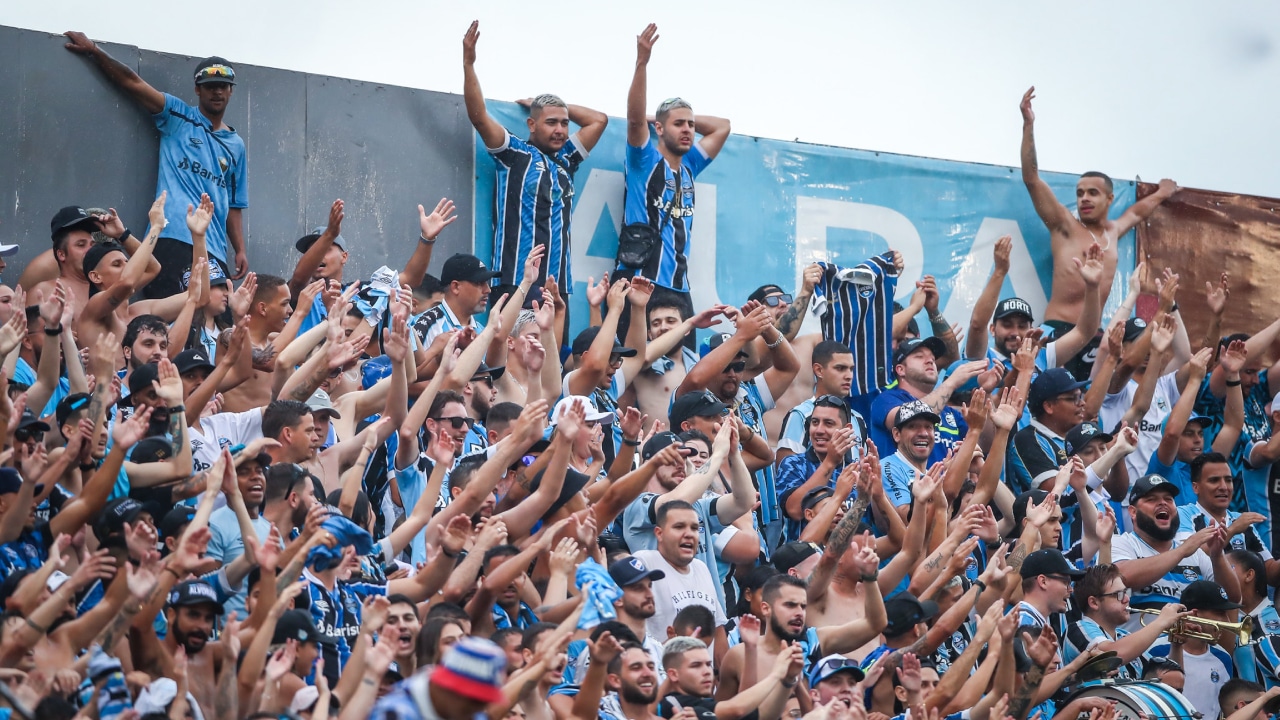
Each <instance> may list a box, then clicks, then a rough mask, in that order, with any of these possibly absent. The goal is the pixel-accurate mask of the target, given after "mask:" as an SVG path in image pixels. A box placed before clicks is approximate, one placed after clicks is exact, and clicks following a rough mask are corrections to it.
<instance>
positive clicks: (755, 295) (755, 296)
mask: <svg viewBox="0 0 1280 720" xmlns="http://www.w3.org/2000/svg"><path fill="white" fill-rule="evenodd" d="M774 293H782V294H784V295H785V294H786V293H787V291H786V290H783V289H782V288H781V287H780V286H778V285H774V284H773V283H765V284H764V285H761V286H760V287H758V288H756V289H755V290H753V291H751V294H750V295H748V296H747V300H748V301H751V300H756V301H759V302H764V299H765V298H766V297H768V296H770V295H772V294H774Z"/></svg>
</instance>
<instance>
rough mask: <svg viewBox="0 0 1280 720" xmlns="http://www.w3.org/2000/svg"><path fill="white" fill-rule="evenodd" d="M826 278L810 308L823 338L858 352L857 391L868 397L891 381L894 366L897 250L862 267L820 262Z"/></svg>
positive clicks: (855, 368)
mask: <svg viewBox="0 0 1280 720" xmlns="http://www.w3.org/2000/svg"><path fill="white" fill-rule="evenodd" d="M818 265H819V266H820V267H821V268H822V280H820V281H819V282H818V285H817V286H816V287H815V288H814V289H813V302H812V303H810V305H809V309H810V312H812V313H813V314H814V315H816V316H817V317H818V320H819V321H820V322H821V324H822V338H823V339H824V340H836V341H838V342H842V343H844V344H845V345H848V346H849V348H850V349H851V350H852V351H853V387H852V389H850V391H849V392H850V394H851V395H866V394H868V393H872V392H875V391H876V390H878V389H880V388H882V387H885V386H886V385H888V384H889V381H890V380H891V379H892V378H891V370H892V368H893V363H892V352H893V294H894V291H895V290H896V289H897V287H898V271H897V269H896V268H895V267H894V265H893V253H888V252H887V253H884V254H883V255H876V256H874V257H871V258H869V259H868V260H867V261H866V262H863V263H861V264H859V265H857V266H856V267H852V268H843V267H840V266H838V265H835V264H832V263H825V262H820V263H818Z"/></svg>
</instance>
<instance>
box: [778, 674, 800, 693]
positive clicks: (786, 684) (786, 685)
mask: <svg viewBox="0 0 1280 720" xmlns="http://www.w3.org/2000/svg"><path fill="white" fill-rule="evenodd" d="M798 682H800V678H799V676H797V677H795V678H792V680H791V682H787V679H786V678H782V687H784V688H786V689H788V690H790V689H791V688H793V687H795V686H796V683H798Z"/></svg>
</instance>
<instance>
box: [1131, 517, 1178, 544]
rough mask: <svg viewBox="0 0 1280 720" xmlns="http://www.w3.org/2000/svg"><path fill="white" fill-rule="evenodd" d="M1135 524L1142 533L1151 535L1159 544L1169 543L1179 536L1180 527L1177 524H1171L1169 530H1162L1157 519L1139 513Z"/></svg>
mask: <svg viewBox="0 0 1280 720" xmlns="http://www.w3.org/2000/svg"><path fill="white" fill-rule="evenodd" d="M1137 516H1138V517H1137V520H1136V521H1135V524H1136V525H1137V526H1138V529H1139V530H1141V531H1142V532H1144V533H1146V534H1148V535H1150V536H1151V537H1153V538H1155V539H1156V540H1158V541H1159V542H1169V541H1170V540H1172V539H1173V538H1174V537H1175V536H1177V534H1178V530H1179V526H1178V524H1177V523H1174V522H1170V523H1169V528H1168V529H1161V528H1160V526H1159V525H1157V524H1156V519H1155V518H1154V517H1152V516H1150V515H1147V514H1145V513H1137Z"/></svg>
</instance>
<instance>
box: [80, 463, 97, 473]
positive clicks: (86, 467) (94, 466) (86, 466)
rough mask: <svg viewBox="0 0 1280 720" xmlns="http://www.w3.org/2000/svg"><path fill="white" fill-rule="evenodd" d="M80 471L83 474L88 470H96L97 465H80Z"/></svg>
mask: <svg viewBox="0 0 1280 720" xmlns="http://www.w3.org/2000/svg"><path fill="white" fill-rule="evenodd" d="M80 469H81V470H83V471H85V472H88V471H89V470H97V469H98V464H97V463H81V464H80Z"/></svg>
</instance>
